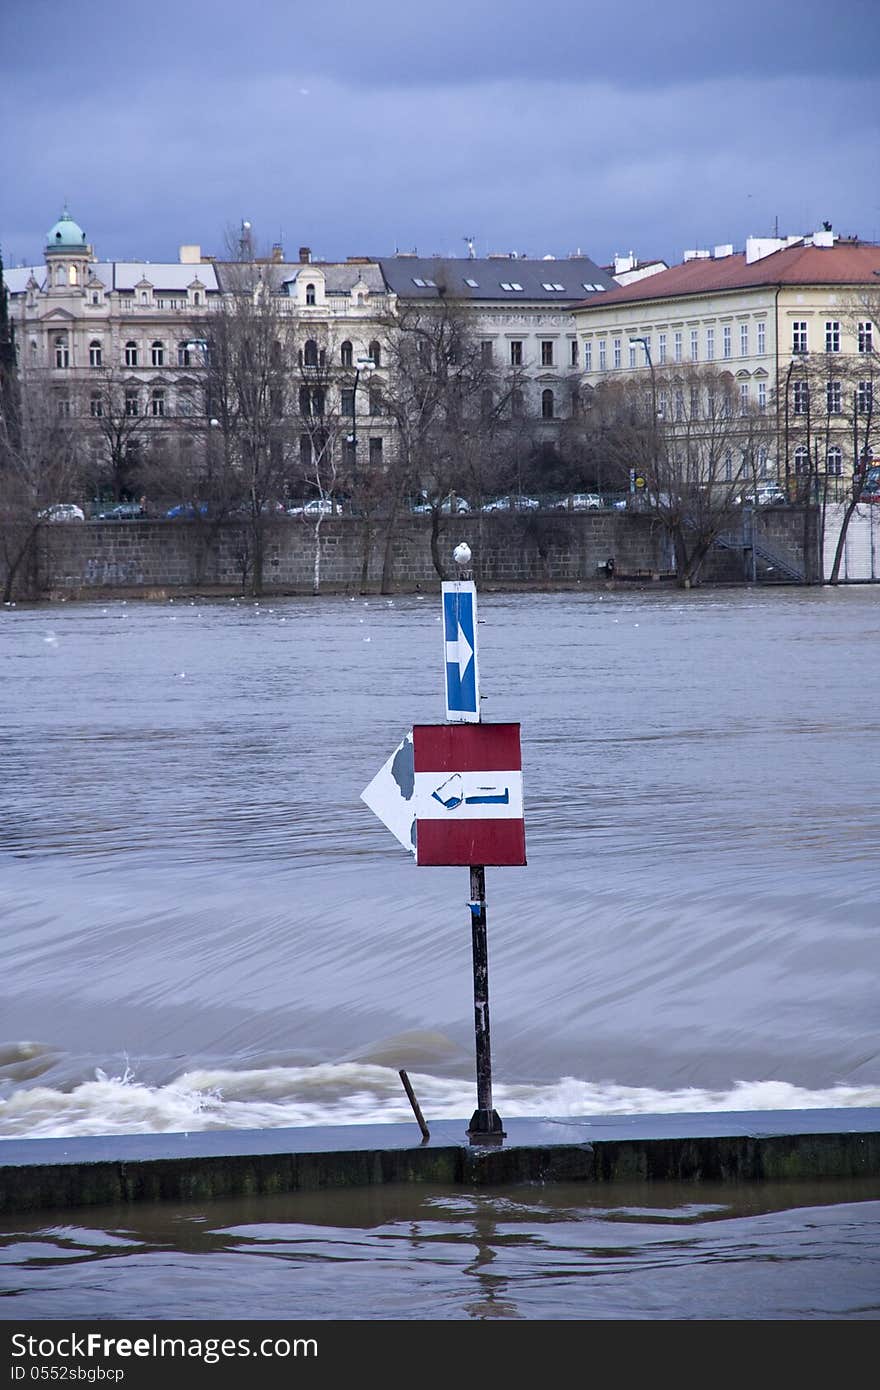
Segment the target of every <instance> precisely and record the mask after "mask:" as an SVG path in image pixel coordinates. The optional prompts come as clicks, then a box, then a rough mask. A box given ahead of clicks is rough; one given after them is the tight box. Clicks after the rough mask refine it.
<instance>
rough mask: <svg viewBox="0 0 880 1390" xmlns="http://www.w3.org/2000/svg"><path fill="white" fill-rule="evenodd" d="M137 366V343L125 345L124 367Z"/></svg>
mask: <svg viewBox="0 0 880 1390" xmlns="http://www.w3.org/2000/svg"><path fill="white" fill-rule="evenodd" d="M137 364H138V350H137V343H126V344H125V365H126V367H136V366H137Z"/></svg>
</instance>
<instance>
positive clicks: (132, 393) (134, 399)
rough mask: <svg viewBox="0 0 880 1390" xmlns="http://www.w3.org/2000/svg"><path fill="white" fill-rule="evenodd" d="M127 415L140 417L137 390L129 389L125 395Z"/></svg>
mask: <svg viewBox="0 0 880 1390" xmlns="http://www.w3.org/2000/svg"><path fill="white" fill-rule="evenodd" d="M125 413H126V415H140V413H141V407H140V401H139V400H138V393H137V391H136V390H134V389H132V388H129V389H128V390H127V391H126V393H125Z"/></svg>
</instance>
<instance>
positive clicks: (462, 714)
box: [442, 579, 480, 724]
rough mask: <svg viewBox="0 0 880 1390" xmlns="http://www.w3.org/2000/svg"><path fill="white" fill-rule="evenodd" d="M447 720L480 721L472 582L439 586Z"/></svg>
mask: <svg viewBox="0 0 880 1390" xmlns="http://www.w3.org/2000/svg"><path fill="white" fill-rule="evenodd" d="M442 592H443V641H444V670H445V672H446V718H447V719H448V720H450V721H451V722H453V723H457V724H476V723H479V720H480V678H479V672H478V669H477V589H476V585H475V584H474V583H473V581H472V580H466V579H454V580H450V581H449V582H448V583H445V584H443V585H442Z"/></svg>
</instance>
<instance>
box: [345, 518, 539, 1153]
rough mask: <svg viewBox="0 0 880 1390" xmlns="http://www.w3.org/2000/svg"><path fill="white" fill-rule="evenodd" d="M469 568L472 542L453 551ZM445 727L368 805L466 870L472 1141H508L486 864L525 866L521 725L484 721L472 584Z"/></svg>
mask: <svg viewBox="0 0 880 1390" xmlns="http://www.w3.org/2000/svg"><path fill="white" fill-rule="evenodd" d="M454 554H455V559H456V561H457V562H458V564H459V565H460V566H461V567H462V568H464V566H465V565H467V564H468V563H469V562H470V558H471V553H470V550H469V549H468V547H467V546H463V545H462V546H457V547H456V550H455V552H454ZM442 601H443V638H444V672H445V686H446V718H447V721H448V722H447V723H446V724H417V725H416V726H415V727H414V728H413V729H412V731H411V732H410V733H408V734H407V735H406V737H405V738H404V739H403V741H402V742H401V743H400V744H399V745H398V747H397V748H396V749H395V750H394V752H393V753H392V754H391V757H390V758H389V759H388V761H387V762H386V763H385V764H384V766H383V767H382V768H380V770H379V771H378V772H377V773H376V776H375V777H374V778H373V780H372V781H371V782H370V784H369V786H368V787H366V788H365V790H364V791H363V792H362V793H361V799H362V800H363V801H364V802H366V804H367V806H369V807H370V810H371V811H373V812H375V814H376V815H377V816H378V817H379V819H380V820H381V821H382V822H383V823H384V824H385V825H387V826H388V828H389V830H390V831H391V832H392V834H393V835H394V836H395V837H396V838H397V839H398V840H399V841H400V843H401V844H402V845H403V847H404V848H405V849H407V850H408V851H409V852H410V853H411V854H413V855H414V856H415V861H416V863H417V864H419V865H423V864H429V865H455V864H459V865H467V866H468V868H469V869H470V893H471V896H470V903H469V906H470V911H471V933H472V945H473V965H474V1029H475V1035H476V1063H477V1108H476V1110H475V1111H474V1113H473V1115H472V1116H471V1121H470V1125H469V1127H468V1137H469V1139H470V1141H471V1143H472V1144H500V1143H501V1142H502V1140H503V1139H504V1138H505V1133H504V1129H503V1127H502V1124H501V1120H500V1118H499V1116H498V1113H497V1111H496V1110H495V1109H494V1108H493V1105H492V1053H491V1046H490V1034H489V956H488V943H487V936H486V865H487V864H490V865H521V864H525V862H526V838H525V820H524V816H523V791H522V756H521V751H520V726H519V724H483V723H482V722H481V719H480V685H479V674H478V666H477V595H476V588H475V586H474V583H473V581H472V580H470V579H465V578H463V577H462V578H461V579H457V580H451V581H449V582H447V583H444V584H443V585H442Z"/></svg>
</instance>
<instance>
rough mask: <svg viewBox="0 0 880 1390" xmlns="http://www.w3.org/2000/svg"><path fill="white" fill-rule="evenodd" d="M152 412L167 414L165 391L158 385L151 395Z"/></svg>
mask: <svg viewBox="0 0 880 1390" xmlns="http://www.w3.org/2000/svg"><path fill="white" fill-rule="evenodd" d="M150 414H151V415H164V414H165V392H164V391H162V390H160V389H159V388H158V387H157V388H156V390H155V391H153V392H152V394H151V396H150Z"/></svg>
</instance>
